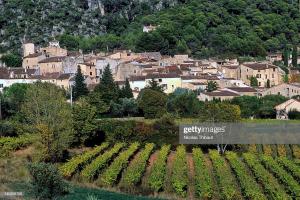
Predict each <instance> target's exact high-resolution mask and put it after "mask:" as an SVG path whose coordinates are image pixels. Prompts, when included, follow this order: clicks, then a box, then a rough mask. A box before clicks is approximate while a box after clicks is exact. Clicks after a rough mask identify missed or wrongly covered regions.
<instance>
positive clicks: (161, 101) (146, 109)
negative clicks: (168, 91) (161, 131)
mask: <svg viewBox="0 0 300 200" xmlns="http://www.w3.org/2000/svg"><path fill="white" fill-rule="evenodd" d="M137 102H138V107H139V108H140V109H141V110H142V111H143V113H144V116H145V118H159V117H161V116H163V114H164V113H166V103H167V97H166V95H165V94H164V93H162V92H161V91H156V90H151V89H148V88H146V89H143V90H142V91H141V92H140V94H139V96H138V99H137Z"/></svg>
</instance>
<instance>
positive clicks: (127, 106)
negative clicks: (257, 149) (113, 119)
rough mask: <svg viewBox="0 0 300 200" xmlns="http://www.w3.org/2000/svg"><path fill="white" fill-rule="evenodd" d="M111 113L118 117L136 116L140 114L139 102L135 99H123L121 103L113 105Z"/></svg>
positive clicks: (120, 100)
mask: <svg viewBox="0 0 300 200" xmlns="http://www.w3.org/2000/svg"><path fill="white" fill-rule="evenodd" d="M111 113H112V114H113V115H114V116H118V117H123V116H127V117H130V116H132V115H135V114H137V113H138V106H137V102H136V100H135V99H133V98H130V99H129V98H121V99H119V103H113V104H112V108H111Z"/></svg>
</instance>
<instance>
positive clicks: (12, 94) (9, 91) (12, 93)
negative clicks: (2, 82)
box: [1, 83, 29, 117]
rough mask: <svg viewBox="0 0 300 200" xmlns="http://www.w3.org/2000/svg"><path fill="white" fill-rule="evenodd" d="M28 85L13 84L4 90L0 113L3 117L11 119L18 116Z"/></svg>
mask: <svg viewBox="0 0 300 200" xmlns="http://www.w3.org/2000/svg"><path fill="white" fill-rule="evenodd" d="M28 86H29V85H28V84H23V83H14V84H12V85H11V86H10V87H8V88H4V91H3V102H1V104H2V108H3V109H2V113H3V116H4V117H11V116H14V115H16V114H20V109H21V105H22V103H23V102H24V100H25V95H26V91H27V89H28Z"/></svg>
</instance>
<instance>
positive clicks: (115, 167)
mask: <svg viewBox="0 0 300 200" xmlns="http://www.w3.org/2000/svg"><path fill="white" fill-rule="evenodd" d="M139 146H140V144H139V143H137V142H135V143H133V144H131V145H130V146H129V148H128V149H127V150H126V151H123V152H122V153H120V155H119V156H118V157H117V158H116V159H115V160H114V162H113V163H112V164H111V165H110V166H109V167H108V168H107V169H106V171H104V173H103V174H102V176H101V178H100V181H101V183H103V184H104V185H108V186H111V185H112V184H114V183H115V182H116V180H117V178H118V175H119V174H120V172H121V171H122V170H123V169H124V168H125V167H126V166H127V164H128V162H129V158H130V157H131V156H132V155H133V154H134V153H135V151H136V150H137V149H138V147H139Z"/></svg>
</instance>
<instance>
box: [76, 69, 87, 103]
mask: <svg viewBox="0 0 300 200" xmlns="http://www.w3.org/2000/svg"><path fill="white" fill-rule="evenodd" d="M88 93H89V90H88V89H87V86H86V84H85V82H84V77H83V74H82V73H81V68H80V66H78V67H77V73H76V76H75V85H74V86H73V98H74V100H77V99H78V98H79V97H81V96H86V95H87V94H88Z"/></svg>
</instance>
